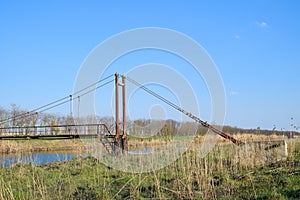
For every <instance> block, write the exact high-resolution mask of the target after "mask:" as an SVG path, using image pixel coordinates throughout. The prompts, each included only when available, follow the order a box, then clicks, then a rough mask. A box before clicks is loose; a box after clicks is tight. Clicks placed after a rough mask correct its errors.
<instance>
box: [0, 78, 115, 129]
mask: <svg viewBox="0 0 300 200" xmlns="http://www.w3.org/2000/svg"><path fill="white" fill-rule="evenodd" d="M112 76H113V74H112V75H109V76H107V77H105V78H103V79H101V80H99V81H97V82H95V83H93V84H91V85H88V86H87V87H85V88H83V89H81V90H79V91H76V92H74V93H73V94H71V95H68V96H65V97H63V98H61V99H58V100H55V101H53V102H51V103H48V104H45V105H43V106H40V107H38V108H35V109H33V110H31V111H29V112H25V113H22V114H19V115H15V116H11V117H8V118H6V119H3V120H1V121H0V124H3V123H6V122H9V121H11V120H18V119H21V118H26V117H29V116H32V115H34V114H36V113H37V112H39V113H42V112H45V111H47V110H50V109H52V108H55V107H57V106H60V105H63V104H65V103H67V102H69V101H70V100H69V98H70V96H74V95H76V94H79V93H80V92H83V91H85V90H87V89H89V88H91V87H93V86H97V84H99V83H101V82H103V81H105V80H107V79H109V78H111V77H112ZM112 81H113V80H110V81H107V82H105V83H104V84H101V85H99V86H97V87H96V88H95V89H91V90H89V91H87V92H85V93H83V94H81V95H78V96H77V98H79V97H80V96H84V95H86V94H88V93H90V92H92V91H94V90H96V89H99V88H100V87H103V86H105V85H107V84H108V83H110V82H112ZM66 99H68V100H66Z"/></svg>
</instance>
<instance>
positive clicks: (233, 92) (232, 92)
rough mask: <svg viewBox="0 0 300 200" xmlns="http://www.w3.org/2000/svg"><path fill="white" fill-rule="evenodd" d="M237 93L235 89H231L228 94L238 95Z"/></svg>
mask: <svg viewBox="0 0 300 200" xmlns="http://www.w3.org/2000/svg"><path fill="white" fill-rule="evenodd" d="M238 94H239V93H238V92H237V91H231V92H230V95H238Z"/></svg>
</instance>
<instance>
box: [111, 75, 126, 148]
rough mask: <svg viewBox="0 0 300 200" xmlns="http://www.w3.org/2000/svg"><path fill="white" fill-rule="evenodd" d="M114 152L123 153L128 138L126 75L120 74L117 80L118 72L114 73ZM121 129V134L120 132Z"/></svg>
mask: <svg viewBox="0 0 300 200" xmlns="http://www.w3.org/2000/svg"><path fill="white" fill-rule="evenodd" d="M119 87H121V89H122V122H123V123H122V130H121V128H120V122H119ZM115 112H116V113H115V140H114V145H115V148H114V149H115V152H114V153H115V154H120V153H121V154H123V153H126V152H127V151H128V140H127V137H126V136H127V135H126V77H125V76H122V82H121V83H120V82H119V74H118V73H116V74H115ZM120 131H122V134H121V133H120Z"/></svg>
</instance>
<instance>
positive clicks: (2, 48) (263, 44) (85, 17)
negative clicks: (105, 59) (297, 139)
mask: <svg viewBox="0 0 300 200" xmlns="http://www.w3.org/2000/svg"><path fill="white" fill-rule="evenodd" d="M299 7H300V2H298V1H276V0H270V1H267V0H263V1H258V0H253V1H222V3H221V1H214V0H212V1H196V0H194V1H193V0H191V1H174V0H172V1H156V0H153V1H106V2H104V1H56V0H54V1H30V0H27V1H13V0H12V1H8V0H3V1H0V58H1V59H0V69H1V75H0V76H1V79H0V83H1V84H0V93H1V95H0V107H2V108H6V109H10V105H11V104H12V103H14V104H16V105H18V106H20V107H21V108H23V109H27V110H31V109H34V108H36V107H38V106H41V105H44V104H47V103H49V102H51V101H53V100H56V99H59V98H61V97H65V96H66V95H68V94H71V93H72V92H73V87H74V82H75V79H76V76H77V74H78V72H79V69H80V66H81V65H82V63H83V62H84V60H85V59H86V58H87V56H88V55H89V53H90V52H91V51H92V50H93V49H94V48H95V47H96V46H97V45H99V44H100V43H101V42H103V41H105V40H106V39H107V38H110V37H111V36H113V35H116V34H118V33H120V32H123V31H126V30H130V29H135V28H143V27H161V28H167V29H172V30H175V31H178V32H180V33H183V34H185V35H187V36H189V37H190V38H192V39H193V40H195V41H196V42H197V43H199V44H200V45H201V46H202V47H203V48H204V49H205V50H206V51H207V53H208V54H209V55H210V57H211V58H212V60H213V61H214V63H215V64H216V66H217V68H218V71H219V73H220V75H221V77H222V81H223V84H224V88H225V93H226V118H225V124H226V125H231V126H237V127H241V128H257V127H261V128H264V129H273V128H274V126H276V128H277V129H278V130H280V129H281V128H285V129H286V130H290V129H291V126H290V125H291V124H294V125H296V126H300V109H299V102H300V92H299V88H300V81H299V76H300V58H299V52H300V39H299V35H300V24H299V19H300V13H299ZM149 62H156V63H162V64H168V65H170V66H174V69H175V70H177V71H178V72H179V73H186V74H185V75H186V76H187V77H188V76H191V79H190V80H191V84H192V85H193V88H194V89H195V90H196V93H197V94H196V96H197V98H198V99H200V100H199V104H200V105H199V107H200V111H202V113H203V114H202V116H203V118H204V119H209V118H210V115H211V114H210V111H211V105H210V99H209V93H208V91H207V89H206V90H205V82H203V80H199V88H197V83H195V79H194V78H193V74H192V73H193V72H192V71H189V70H185V68H183V66H186V65H188V64H187V63H184V61H182V60H179V59H178V58H174V56H173V55H169V54H167V53H165V52H158V51H144V52H142V54H139V52H136V53H134V55H127V57H126V56H123V57H122V58H120V59H119V60H118V61H117V62H116V63H114V65H115V66H111V71H113V70H115V69H116V70H118V67H116V65H117V64H119V65H120V66H121V65H124V66H126V67H125V68H126V70H130V69H131V68H134V67H136V66H137V65H141V64H143V63H149ZM125 68H122V69H121V70H120V71H121V72H122V71H124V69H125ZM174 81H176V80H174ZM109 87H112V86H108V88H107V90H106V92H108V93H109V95H108V96H109V97H111V96H110V95H111V90H109ZM203 88H204V89H203ZM110 89H112V88H110ZM153 89H155V87H153ZM202 90H203V93H202ZM167 93H168V92H166V91H165V92H164V94H165V95H167V96H168V98H171V99H172V100H174V101H176V98H174V95H173V97H172V95H171V94H170V95H168V94H167ZM201 94H204V95H203V96H201ZM103 95H107V94H103ZM99 96H101V95H100V93H99V95H98V97H97V98H100V97H99ZM136 96H137V97H136V98H137V99H136V101H135V102H134V101H133V102H131V104H133V105H132V106H131V108H130V112H131V113H135V112H137V111H139V110H143V109H145V108H144V107H145V106H149V105H150V103H149V102H148V104H147V102H146V101H144V102H143V103H139V102H140V101H138V99H139V98H144V99H146V96H143V95H142V94H139V93H136ZM139 96H140V97H139ZM175 96H176V95H175ZM101 98H102V97H101ZM152 103H153V102H152ZM156 103H157V102H154V104H156ZM107 104H109V101H105V100H103V101H102V102H101V105H97V109H98V111H97V114H98V113H99V115H109V112H108V110H111V109H110V108H111V105H108V106H106V105H107ZM134 107H136V108H134ZM102 109H103V110H102ZM53 112H67V108H61V110H55V111H53ZM145 112H147V110H146V109H145ZM137 115H138V114H137Z"/></svg>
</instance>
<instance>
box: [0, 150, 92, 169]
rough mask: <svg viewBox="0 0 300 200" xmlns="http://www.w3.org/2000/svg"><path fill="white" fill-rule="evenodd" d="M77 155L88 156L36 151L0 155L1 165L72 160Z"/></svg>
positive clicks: (39, 163)
mask: <svg viewBox="0 0 300 200" xmlns="http://www.w3.org/2000/svg"><path fill="white" fill-rule="evenodd" d="M76 156H84V157H85V156H87V154H76V153H53V152H52V153H36V154H17V155H0V167H9V166H12V165H15V164H18V163H22V164H30V163H31V164H33V165H42V164H46V163H49V162H55V161H66V160H71V159H72V158H74V157H76Z"/></svg>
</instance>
